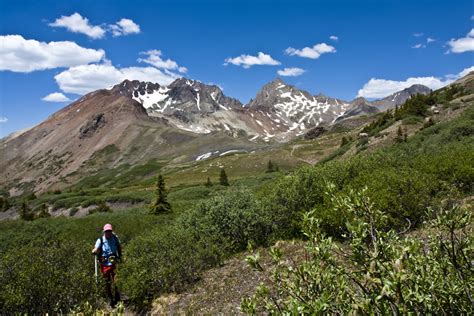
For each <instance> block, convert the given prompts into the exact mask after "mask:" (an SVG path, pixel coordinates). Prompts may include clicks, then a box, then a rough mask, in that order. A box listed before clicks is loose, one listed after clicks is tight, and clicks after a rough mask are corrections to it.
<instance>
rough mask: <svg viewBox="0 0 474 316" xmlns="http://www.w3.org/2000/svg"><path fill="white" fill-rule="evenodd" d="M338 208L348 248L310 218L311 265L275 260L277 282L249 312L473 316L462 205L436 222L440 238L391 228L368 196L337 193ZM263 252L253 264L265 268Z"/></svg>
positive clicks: (248, 305)
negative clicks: (347, 216)
mask: <svg viewBox="0 0 474 316" xmlns="http://www.w3.org/2000/svg"><path fill="white" fill-rule="evenodd" d="M334 191H335V187H334V186H330V189H329V190H328V196H330V201H331V208H332V209H333V210H334V212H341V211H342V212H345V213H348V214H350V215H351V216H350V219H348V220H347V222H346V227H347V234H346V235H345V237H344V241H345V243H344V246H340V245H339V244H338V243H335V242H334V240H333V239H332V238H331V237H328V236H327V235H326V234H325V233H324V231H323V230H322V229H321V224H322V221H321V220H320V219H318V216H317V210H311V211H309V212H308V213H306V214H305V217H304V221H303V223H304V225H303V232H304V234H305V236H306V237H307V239H308V244H307V247H306V256H305V258H306V259H305V260H304V261H303V262H301V263H298V264H294V263H293V264H292V263H289V261H288V260H283V259H282V255H281V252H280V251H279V250H278V249H275V248H273V249H271V251H270V254H271V255H272V257H273V259H274V261H275V265H276V267H275V269H274V271H273V280H272V283H271V285H269V286H268V285H263V284H261V285H260V286H259V287H258V288H257V291H256V293H255V295H254V296H252V297H249V298H246V299H244V300H243V301H242V309H243V311H245V312H247V313H249V314H257V313H258V314H285V315H286V314H295V315H296V314H304V315H316V314H337V315H339V314H343V315H345V314H368V315H373V314H378V315H385V314H393V315H398V314H411V313H414V314H451V315H462V314H466V315H467V314H471V313H472V312H473V311H474V305H473V302H472V298H471V297H472V294H473V291H474V285H473V284H474V273H473V271H472V262H471V260H472V258H473V256H474V238H473V235H472V231H470V230H471V229H472V209H471V210H468V209H461V208H459V207H457V206H453V207H448V208H446V209H442V210H440V211H438V212H435V213H434V214H431V216H430V217H432V218H433V220H431V221H430V227H429V228H431V229H432V230H433V232H434V234H433V235H428V236H426V237H425V238H424V239H422V238H417V237H413V236H402V235H401V234H400V233H398V232H396V231H395V230H393V229H390V230H388V231H387V230H384V229H383V227H385V224H386V220H387V217H386V214H385V213H384V212H382V211H380V210H378V209H377V208H376V207H375V205H374V204H373V203H372V202H371V200H370V198H368V196H367V194H366V193H367V192H354V191H351V192H349V193H347V194H345V195H343V196H337V195H334ZM258 258H259V255H258V254H256V255H254V256H249V257H248V258H247V262H249V263H250V264H251V265H252V266H253V267H256V268H259V269H262V266H261V265H260V264H259V262H258Z"/></svg>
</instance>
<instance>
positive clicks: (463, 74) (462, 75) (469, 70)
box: [456, 66, 474, 79]
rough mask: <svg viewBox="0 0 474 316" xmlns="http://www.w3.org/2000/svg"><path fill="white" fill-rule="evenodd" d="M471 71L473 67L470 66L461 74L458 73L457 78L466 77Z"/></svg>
mask: <svg viewBox="0 0 474 316" xmlns="http://www.w3.org/2000/svg"><path fill="white" fill-rule="evenodd" d="M472 71H474V66H471V67H469V68H466V69H464V70H463V71H461V72H460V73H459V76H458V78H462V77H464V76H466V75H467V74H468V73H470V72H472ZM456 79H457V78H456Z"/></svg>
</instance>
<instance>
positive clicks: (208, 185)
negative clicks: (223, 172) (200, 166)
mask: <svg viewBox="0 0 474 316" xmlns="http://www.w3.org/2000/svg"><path fill="white" fill-rule="evenodd" d="M211 186H212V182H211V178H209V177H207V182H206V187H211Z"/></svg>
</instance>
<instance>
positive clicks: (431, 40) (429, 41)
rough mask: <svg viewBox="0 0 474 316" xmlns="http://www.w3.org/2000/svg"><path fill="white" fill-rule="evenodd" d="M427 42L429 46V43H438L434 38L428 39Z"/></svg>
mask: <svg viewBox="0 0 474 316" xmlns="http://www.w3.org/2000/svg"><path fill="white" fill-rule="evenodd" d="M426 42H427V43H428V44H429V43H433V42H436V40H435V39H434V38H431V37H428V38H427V39H426Z"/></svg>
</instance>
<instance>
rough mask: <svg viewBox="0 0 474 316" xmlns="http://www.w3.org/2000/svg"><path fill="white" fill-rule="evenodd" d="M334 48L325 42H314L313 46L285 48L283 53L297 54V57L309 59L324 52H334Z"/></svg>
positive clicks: (317, 56)
mask: <svg viewBox="0 0 474 316" xmlns="http://www.w3.org/2000/svg"><path fill="white" fill-rule="evenodd" d="M335 52H336V49H335V48H334V47H333V46H331V45H328V44H326V43H320V44H316V45H314V46H313V47H305V48H302V49H296V48H293V47H288V48H287V49H286V50H285V53H286V54H287V55H290V56H295V55H296V56H299V57H305V58H311V59H317V58H319V57H320V56H321V55H322V54H326V53H335Z"/></svg>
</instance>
